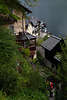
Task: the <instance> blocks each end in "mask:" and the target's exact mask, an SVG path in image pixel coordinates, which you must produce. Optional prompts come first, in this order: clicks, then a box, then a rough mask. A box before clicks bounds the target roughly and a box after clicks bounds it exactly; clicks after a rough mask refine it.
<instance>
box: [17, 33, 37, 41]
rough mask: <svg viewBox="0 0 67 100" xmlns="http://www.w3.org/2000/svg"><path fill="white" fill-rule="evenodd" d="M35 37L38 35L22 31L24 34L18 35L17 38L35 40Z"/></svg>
mask: <svg viewBox="0 0 67 100" xmlns="http://www.w3.org/2000/svg"><path fill="white" fill-rule="evenodd" d="M33 39H36V37H35V36H33V35H31V34H30V33H28V32H24V33H22V35H20V36H18V37H17V40H23V41H24V40H33Z"/></svg>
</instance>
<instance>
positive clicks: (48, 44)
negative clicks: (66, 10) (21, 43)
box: [41, 35, 61, 51]
mask: <svg viewBox="0 0 67 100" xmlns="http://www.w3.org/2000/svg"><path fill="white" fill-rule="evenodd" d="M60 41H61V38H59V37H56V36H53V35H52V36H51V37H49V38H48V39H47V40H46V41H44V42H43V43H42V44H41V46H42V47H43V48H45V49H47V50H49V51H51V50H52V49H53V48H54V47H55V46H56V45H57V44H58V43H60Z"/></svg>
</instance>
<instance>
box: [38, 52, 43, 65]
mask: <svg viewBox="0 0 67 100" xmlns="http://www.w3.org/2000/svg"><path fill="white" fill-rule="evenodd" d="M37 59H38V61H39V63H40V64H41V65H44V58H43V57H42V56H41V54H40V52H39V51H37Z"/></svg>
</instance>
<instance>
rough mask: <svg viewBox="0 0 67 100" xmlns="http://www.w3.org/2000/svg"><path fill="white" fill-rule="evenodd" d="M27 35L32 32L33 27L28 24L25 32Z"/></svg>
mask: <svg viewBox="0 0 67 100" xmlns="http://www.w3.org/2000/svg"><path fill="white" fill-rule="evenodd" d="M26 31H27V32H28V33H30V34H32V32H33V26H32V25H31V24H30V23H29V25H28V28H27V30H26Z"/></svg>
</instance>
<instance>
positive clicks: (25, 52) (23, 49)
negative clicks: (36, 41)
mask: <svg viewBox="0 0 67 100" xmlns="http://www.w3.org/2000/svg"><path fill="white" fill-rule="evenodd" d="M21 52H22V54H23V55H24V56H27V57H29V56H30V50H29V49H28V48H22V51H21Z"/></svg>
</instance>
